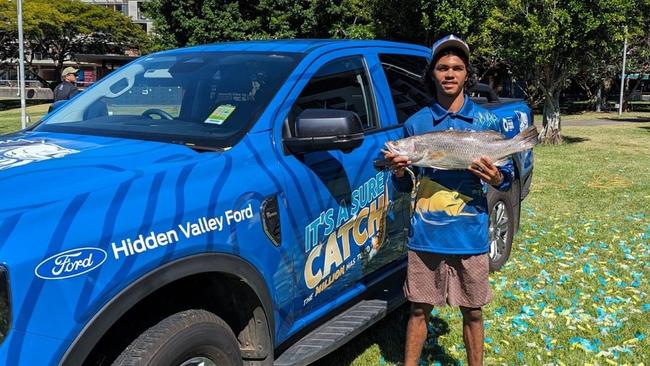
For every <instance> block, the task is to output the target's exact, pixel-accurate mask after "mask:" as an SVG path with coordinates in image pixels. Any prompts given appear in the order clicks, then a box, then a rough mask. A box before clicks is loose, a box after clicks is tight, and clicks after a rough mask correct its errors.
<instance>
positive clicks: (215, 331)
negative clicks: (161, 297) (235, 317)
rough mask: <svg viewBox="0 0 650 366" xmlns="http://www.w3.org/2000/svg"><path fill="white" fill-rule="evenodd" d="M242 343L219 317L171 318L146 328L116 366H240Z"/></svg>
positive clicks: (196, 313)
mask: <svg viewBox="0 0 650 366" xmlns="http://www.w3.org/2000/svg"><path fill="white" fill-rule="evenodd" d="M241 364H242V358H241V353H240V351H239V343H238V342H237V338H235V335H234V334H233V332H232V330H231V329H230V327H229V326H228V324H226V322H224V321H223V320H222V319H221V318H219V317H218V316H216V315H214V314H212V313H210V312H208V311H205V310H187V311H183V312H180V313H176V314H174V315H171V316H169V317H167V318H165V319H164V320H162V321H161V322H160V323H158V324H156V325H154V326H153V327H151V328H149V329H147V330H146V331H145V332H144V333H142V334H141V335H140V336H139V337H138V338H137V339H136V340H134V341H133V342H132V343H131V344H130V345H129V346H128V347H127V348H126V349H125V350H124V351H123V352H122V354H120V356H119V357H118V358H117V359H116V360H115V362H113V366H159V365H160V366H222V365H224V366H235V365H237V366H239V365H241Z"/></svg>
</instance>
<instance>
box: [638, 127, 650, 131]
mask: <svg viewBox="0 0 650 366" xmlns="http://www.w3.org/2000/svg"><path fill="white" fill-rule="evenodd" d="M639 128H640V129H642V130H646V131H648V132H650V126H641V127H639Z"/></svg>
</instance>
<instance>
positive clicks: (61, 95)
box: [54, 66, 79, 102]
mask: <svg viewBox="0 0 650 366" xmlns="http://www.w3.org/2000/svg"><path fill="white" fill-rule="evenodd" d="M77 72H79V69H75V68H74V67H71V66H68V67H66V68H65V69H63V72H61V80H62V81H61V84H59V85H57V86H56V88H54V101H55V102H58V101H59V100H66V99H70V98H72V97H74V96H75V95H77V94H79V90H78V89H77V86H76V85H75V84H76V82H77Z"/></svg>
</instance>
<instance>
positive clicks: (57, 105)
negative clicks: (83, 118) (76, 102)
mask: <svg viewBox="0 0 650 366" xmlns="http://www.w3.org/2000/svg"><path fill="white" fill-rule="evenodd" d="M67 102H68V101H67V100H57V101H56V102H54V103H52V104H50V107H49V108H48V109H47V113H48V114H50V113H52V112H54V111H55V110H57V109H59V108H60V107H61V106H62V105H64V104H65V103H67Z"/></svg>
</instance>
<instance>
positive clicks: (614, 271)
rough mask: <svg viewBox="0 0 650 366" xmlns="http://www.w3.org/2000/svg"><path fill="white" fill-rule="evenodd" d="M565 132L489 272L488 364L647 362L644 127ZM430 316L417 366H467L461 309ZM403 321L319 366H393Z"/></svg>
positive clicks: (541, 157)
mask: <svg viewBox="0 0 650 366" xmlns="http://www.w3.org/2000/svg"><path fill="white" fill-rule="evenodd" d="M46 110H47V107H42V106H35V107H30V111H29V112H28V113H30V114H33V115H39V114H43V113H45V111H46ZM19 116H20V113H19V112H18V111H17V110H11V111H4V112H0V133H4V132H9V131H13V130H16V129H17V128H18V127H19V122H18V121H19ZM574 116H575V115H574ZM644 116H646V117H647V113H646V114H631V115H625V116H624V117H625V118H636V117H644ZM607 117H614V118H616V116H615V114H611V115H608V116H607ZM572 118H573V119H578V118H577V117H572ZM583 118H594V117H592V116H591V115H590V114H588V115H586V116H585V115H583ZM596 118H603V114H598V115H597V116H596ZM643 120H644V119H639V121H643ZM645 120H647V119H645ZM536 121H541V119H536ZM563 135H564V137H565V141H567V143H566V144H564V145H562V146H538V147H537V148H536V149H535V153H536V162H535V164H536V167H535V173H534V179H533V186H532V191H531V194H530V196H529V197H528V198H527V199H526V200H525V201H524V204H523V208H522V217H521V228H520V232H519V234H518V235H517V236H516V238H515V244H514V248H513V253H512V257H511V260H510V261H509V262H508V263H507V264H506V266H505V267H504V268H503V270H502V271H501V272H498V273H494V274H492V275H491V278H490V281H491V284H492V288H493V291H494V301H493V302H492V303H491V304H490V305H489V306H487V307H486V308H485V312H484V317H485V319H486V355H485V356H486V357H485V360H486V361H485V364H486V365H501V364H504V365H523V364H527V365H608V364H612V365H626V364H627V365H635V366H638V365H643V362H646V365H647V362H648V360H650V295H649V294H648V293H649V292H650V280H649V279H650V244H649V243H650V122H640V123H625V124H620V125H616V126H576V127H565V128H564V129H563ZM433 315H434V316H433V317H432V318H431V322H430V327H429V328H430V337H429V340H428V342H427V345H426V348H425V352H424V358H425V359H426V362H424V363H423V364H424V365H456V364H466V363H465V361H464V360H465V353H464V349H463V345H462V344H463V342H462V335H461V332H460V330H461V327H460V324H461V317H460V314H459V312H458V310H457V309H448V308H445V309H437V310H434V314H433ZM405 324H406V307H404V308H401V309H400V310H398V311H396V312H394V313H393V314H391V315H390V316H388V317H387V318H386V319H384V320H382V321H381V322H380V323H379V324H378V325H376V326H374V327H372V328H370V329H369V330H368V331H366V332H364V333H363V334H361V335H360V336H358V337H356V338H355V339H354V340H352V341H351V342H350V343H349V344H347V345H346V346H344V347H342V348H341V349H339V350H337V351H336V352H335V353H334V354H332V355H330V356H328V357H327V358H325V359H324V360H321V361H319V362H318V363H317V364H316V365H317V366H338V365H345V366H347V365H353V366H370V365H372V366H374V365H394V364H397V363H398V362H400V361H401V360H402V357H403V347H404V333H405Z"/></svg>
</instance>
